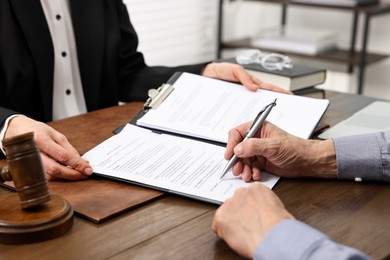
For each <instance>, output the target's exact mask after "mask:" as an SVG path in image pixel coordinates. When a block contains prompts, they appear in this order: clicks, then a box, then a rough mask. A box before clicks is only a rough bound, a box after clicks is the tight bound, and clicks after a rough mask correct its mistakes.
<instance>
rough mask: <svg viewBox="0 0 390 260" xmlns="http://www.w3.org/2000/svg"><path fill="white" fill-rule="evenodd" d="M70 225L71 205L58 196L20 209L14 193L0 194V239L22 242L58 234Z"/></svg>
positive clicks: (0, 240) (71, 221)
mask: <svg viewBox="0 0 390 260" xmlns="http://www.w3.org/2000/svg"><path fill="white" fill-rule="evenodd" d="M72 226H73V209H72V207H71V206H70V204H69V203H68V202H67V201H66V200H65V199H63V198H62V197H59V196H55V195H53V196H52V199H51V200H50V201H49V202H47V203H45V204H42V205H40V206H36V207H34V208H31V209H22V207H21V206H20V199H19V197H18V194H16V193H7V194H1V196H0V243H2V244H25V243H34V242H40V241H44V240H48V239H52V238H55V237H58V236H60V235H62V234H64V233H65V232H67V231H68V230H69V229H70V228H71V227H72Z"/></svg>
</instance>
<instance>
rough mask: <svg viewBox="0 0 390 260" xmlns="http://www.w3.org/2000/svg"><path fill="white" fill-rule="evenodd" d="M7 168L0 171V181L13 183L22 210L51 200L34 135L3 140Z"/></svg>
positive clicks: (23, 135) (28, 134) (29, 134)
mask: <svg viewBox="0 0 390 260" xmlns="http://www.w3.org/2000/svg"><path fill="white" fill-rule="evenodd" d="M3 147H4V149H5V152H6V156H7V162H8V167H4V168H3V169H0V181H1V182H5V181H11V180H12V181H13V182H14V185H15V189H16V191H17V192H18V195H19V198H20V204H21V206H22V208H23V209H28V208H31V207H35V206H38V205H41V204H43V203H45V202H47V201H49V200H50V199H51V194H50V191H49V188H48V184H47V179H46V175H45V172H44V170H43V166H42V161H41V157H40V155H39V151H38V148H37V147H36V145H35V141H34V133H32V132H30V133H26V134H22V135H18V136H15V137H12V138H6V139H4V140H3Z"/></svg>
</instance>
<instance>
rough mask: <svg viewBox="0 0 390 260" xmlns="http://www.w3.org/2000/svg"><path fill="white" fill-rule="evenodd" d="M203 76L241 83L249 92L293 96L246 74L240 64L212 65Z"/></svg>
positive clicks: (208, 66) (208, 65)
mask: <svg viewBox="0 0 390 260" xmlns="http://www.w3.org/2000/svg"><path fill="white" fill-rule="evenodd" d="M202 75H203V76H207V77H211V78H216V79H222V80H226V81H233V82H240V83H241V84H242V85H244V86H245V87H246V88H247V89H249V90H257V89H267V90H273V91H278V92H282V93H287V94H291V92H290V91H288V90H285V89H283V88H280V87H277V86H275V85H272V84H270V83H266V82H263V81H261V80H260V79H258V78H257V77H255V76H253V75H251V74H249V73H248V72H246V70H245V69H244V67H242V66H241V65H238V64H233V63H227V62H221V63H210V64H207V66H206V67H205V69H204V70H203V73H202Z"/></svg>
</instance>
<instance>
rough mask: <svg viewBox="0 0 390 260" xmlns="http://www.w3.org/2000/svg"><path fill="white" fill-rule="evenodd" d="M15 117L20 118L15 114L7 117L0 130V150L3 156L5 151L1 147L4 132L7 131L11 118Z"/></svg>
mask: <svg viewBox="0 0 390 260" xmlns="http://www.w3.org/2000/svg"><path fill="white" fill-rule="evenodd" d="M17 116H20V114H15V115H12V116H9V117H8V118H7V119H6V120H5V122H4V125H3V126H2V127H1V128H0V150H1V151H2V152H3V154H4V155H5V150H4V147H3V139H4V136H5V132H6V131H7V128H8V124H9V121H11V119H12V118H14V117H17Z"/></svg>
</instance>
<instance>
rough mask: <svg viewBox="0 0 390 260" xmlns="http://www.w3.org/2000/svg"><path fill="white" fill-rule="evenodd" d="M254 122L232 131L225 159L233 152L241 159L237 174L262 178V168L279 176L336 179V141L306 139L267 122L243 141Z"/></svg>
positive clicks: (235, 173) (255, 178) (237, 163)
mask: <svg viewBox="0 0 390 260" xmlns="http://www.w3.org/2000/svg"><path fill="white" fill-rule="evenodd" d="M250 126H251V122H248V123H245V124H242V125H240V126H238V127H236V128H233V129H232V130H230V132H229V140H228V143H227V146H226V151H225V159H227V160H229V159H230V158H231V157H232V156H233V153H234V154H236V155H237V157H239V160H238V161H237V162H236V164H235V165H234V166H233V168H232V171H233V174H234V175H236V176H238V175H240V174H241V176H242V178H243V180H244V181H250V180H251V179H254V180H259V179H260V178H261V171H263V170H264V171H267V172H270V173H273V174H276V175H279V176H283V177H290V178H298V177H322V178H336V176H337V166H336V151H335V147H334V143H333V140H331V139H329V140H326V141H319V140H305V139H302V138H299V137H296V136H293V135H291V134H289V133H287V132H285V131H283V130H282V129H280V128H278V127H277V126H275V125H273V124H271V123H270V122H267V121H266V122H265V123H264V124H263V125H262V127H261V129H260V130H259V131H258V132H257V133H256V134H255V136H254V137H253V138H250V139H248V140H246V141H245V142H242V140H243V138H244V137H245V135H246V133H247V131H248V129H249V127H250Z"/></svg>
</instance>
